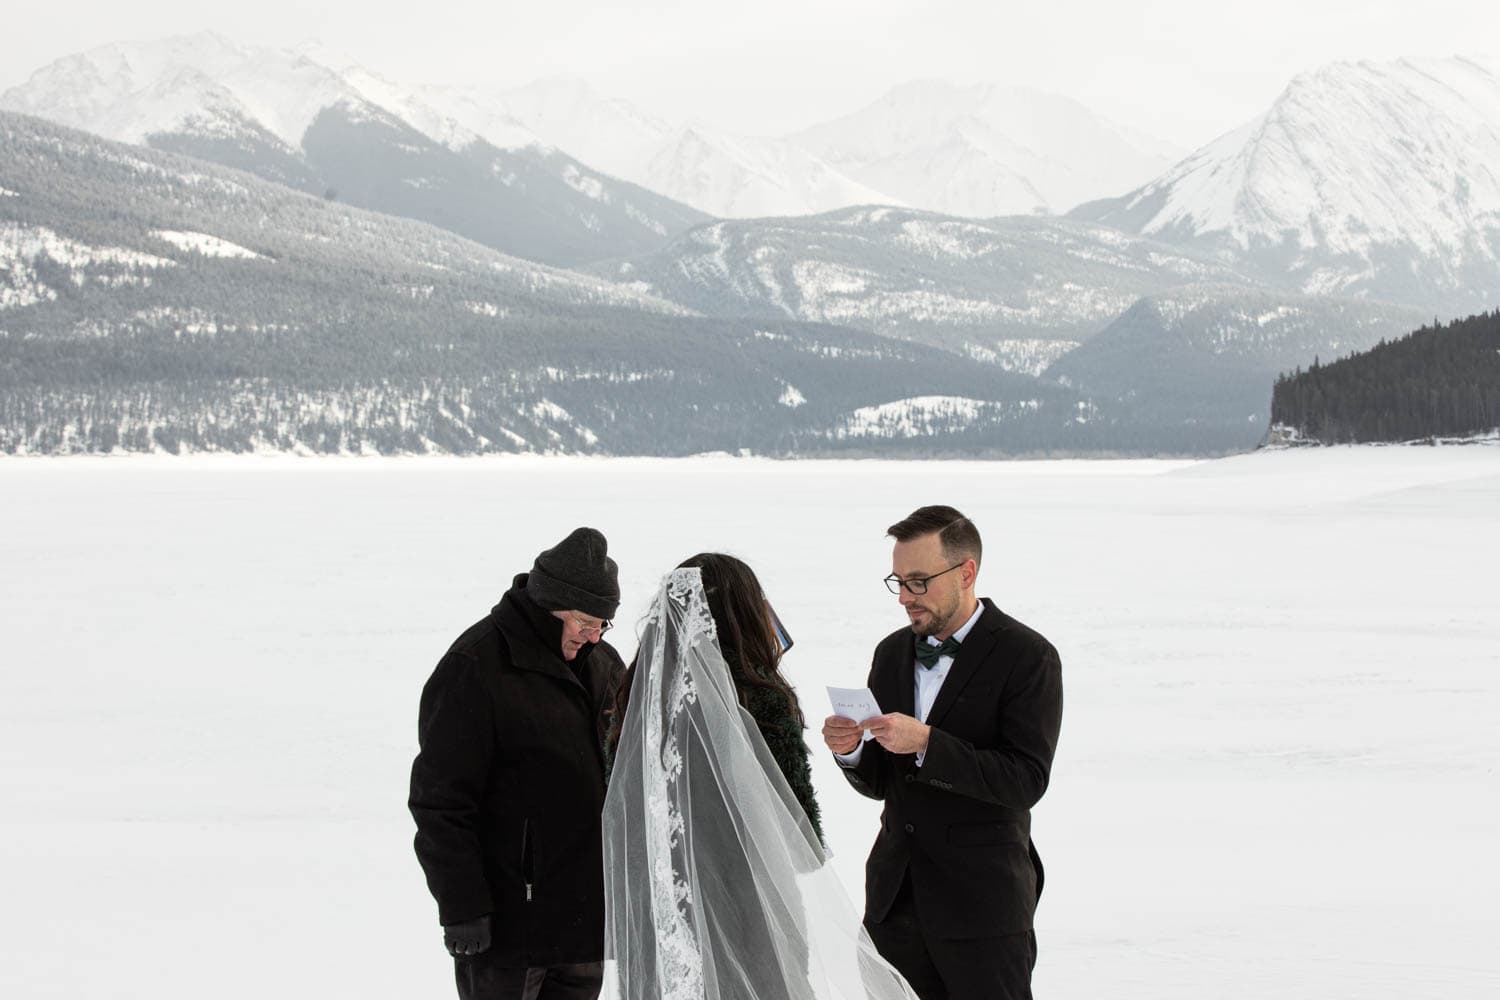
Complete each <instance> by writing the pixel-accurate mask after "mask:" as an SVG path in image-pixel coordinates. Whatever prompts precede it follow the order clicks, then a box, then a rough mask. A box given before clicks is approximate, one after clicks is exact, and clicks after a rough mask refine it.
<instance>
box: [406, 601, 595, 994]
mask: <svg viewBox="0 0 1500 1000" xmlns="http://www.w3.org/2000/svg"><path fill="white" fill-rule="evenodd" d="M525 584H526V576H525V574H522V575H521V576H519V577H517V578H516V580H515V583H514V585H513V587H512V589H511V590H510V591H509V592H507V593H506V595H505V596H504V597H503V598H502V599H501V601H500V603H499V604H498V605H496V606H495V608H494V609H493V610H492V611H491V612H490V613H489V615H488V616H486V617H485V618H484V619H482V620H481V621H479V622H478V623H476V624H475V625H474V626H473V627H471V628H470V629H469V630H468V631H466V632H464V634H463V635H461V636H459V638H458V640H457V641H456V642H454V643H453V646H452V647H451V648H450V649H449V650H448V652H447V653H446V654H445V655H444V656H443V658H442V660H441V661H439V663H438V665H437V669H436V670H434V671H433V673H432V677H431V678H429V679H428V681H427V685H426V686H425V687H424V688H423V689H422V701H421V708H420V712H419V716H418V738H419V741H420V746H421V750H420V752H419V753H418V754H417V758H416V760H415V761H414V762H413V764H412V773H411V798H410V801H409V805H410V808H411V812H412V816H413V818H415V820H416V823H417V836H416V851H417V858H418V860H419V861H420V862H421V864H422V868H423V870H424V871H425V872H426V875H427V885H428V888H429V889H431V891H432V895H433V897H434V898H435V899H436V900H437V904H438V916H439V920H440V922H441V923H443V924H445V925H447V924H454V923H459V922H462V921H466V920H472V919H474V918H476V917H479V916H483V915H484V914H492V915H493V920H492V938H493V944H492V945H491V951H490V953H488V954H489V956H490V959H489V960H490V961H492V962H494V963H496V964H501V965H515V966H545V965H560V964H572V963H578V962H597V961H601V960H602V959H603V957H604V878H603V869H604V858H603V845H602V831H601V822H600V814H601V812H602V810H603V808H604V786H605V777H604V757H603V748H602V740H603V735H604V719H605V709H606V708H607V707H608V706H609V705H610V703H611V700H612V698H613V695H614V689H615V686H616V685H617V684H618V683H619V679H620V675H621V673H622V671H623V665H622V664H621V661H620V657H619V654H618V653H616V652H615V650H614V649H613V647H611V646H609V645H608V644H606V643H603V642H600V643H594V644H591V645H588V646H585V647H584V648H583V650H581V651H580V652H579V654H578V657H577V658H576V659H575V660H574V661H573V662H572V663H569V662H567V661H564V660H563V658H562V655H561V652H560V639H561V634H562V633H561V623H560V622H557V619H555V618H553V617H552V616H551V615H549V614H548V613H547V612H545V611H541V610H540V609H538V608H537V607H536V605H535V604H533V603H532V602H531V601H530V599H529V598H527V597H526V595H525V593H524V590H525ZM550 623H556V627H555V629H553V628H552V625H551V624H550Z"/></svg>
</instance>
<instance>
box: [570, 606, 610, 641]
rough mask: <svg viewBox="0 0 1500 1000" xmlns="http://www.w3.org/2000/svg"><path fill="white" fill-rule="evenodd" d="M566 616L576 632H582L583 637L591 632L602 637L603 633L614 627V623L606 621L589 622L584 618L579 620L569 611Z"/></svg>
mask: <svg viewBox="0 0 1500 1000" xmlns="http://www.w3.org/2000/svg"><path fill="white" fill-rule="evenodd" d="M567 615H568V618H569V619H570V620H571V621H572V622H573V625H574V627H576V628H577V629H578V631H580V632H582V633H583V634H584V635H588V634H589V633H590V632H592V633H593V634H594V635H597V636H603V635H604V633H606V632H608V631H609V630H610V629H612V628H614V627H615V623H614V622H612V621H609V620H607V619H606V620H605V621H602V622H591V621H589V620H587V619H585V618H579V617H578V616H577V615H575V614H574V613H573V612H571V611H569V612H568V613H567Z"/></svg>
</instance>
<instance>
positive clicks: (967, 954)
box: [865, 875, 1036, 1000]
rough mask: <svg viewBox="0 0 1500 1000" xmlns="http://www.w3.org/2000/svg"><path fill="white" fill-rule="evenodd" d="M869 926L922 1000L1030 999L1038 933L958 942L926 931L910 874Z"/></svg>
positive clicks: (882, 951)
mask: <svg viewBox="0 0 1500 1000" xmlns="http://www.w3.org/2000/svg"><path fill="white" fill-rule="evenodd" d="M865 929H866V930H868V931H869V932H870V940H871V941H873V942H874V944H875V950H876V951H878V952H880V954H881V957H883V958H884V959H885V960H886V961H887V962H890V963H891V965H893V966H895V968H896V971H897V972H899V973H901V974H902V975H903V976H905V977H906V981H907V982H908V983H910V984H911V987H912V989H914V990H916V991H917V996H919V997H921V998H922V1000H1031V970H1032V969H1034V968H1035V967H1036V933H1035V932H1034V931H1024V932H1022V933H1020V934H1005V935H1002V936H1000V937H987V938H965V939H957V940H955V939H951V938H938V937H933V936H930V935H928V934H925V933H924V932H923V929H922V921H921V918H920V916H919V915H918V913H917V906H916V901H915V900H914V899H913V897H912V891H911V876H910V875H908V876H907V878H906V881H905V882H903V883H902V885H901V891H900V892H898V893H897V894H896V901H895V902H894V903H893V904H892V905H891V911H890V913H888V914H886V918H885V919H884V920H882V921H880V922H879V923H867V924H865Z"/></svg>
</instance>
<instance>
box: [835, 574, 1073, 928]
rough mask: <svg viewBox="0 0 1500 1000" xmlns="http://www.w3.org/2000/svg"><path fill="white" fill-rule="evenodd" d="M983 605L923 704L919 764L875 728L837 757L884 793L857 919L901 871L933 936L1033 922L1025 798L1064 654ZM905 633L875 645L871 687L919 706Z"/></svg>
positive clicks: (889, 892)
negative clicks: (848, 759)
mask: <svg viewBox="0 0 1500 1000" xmlns="http://www.w3.org/2000/svg"><path fill="white" fill-rule="evenodd" d="M983 604H984V612H983V614H981V615H980V617H979V620H978V621H977V622H975V624H974V627H973V628H972V629H971V630H970V631H969V635H968V637H967V638H966V639H965V640H964V642H963V645H962V646H960V647H959V651H958V655H957V656H955V657H954V660H953V665H952V667H951V668H950V669H949V671H948V677H947V679H946V680H944V681H943V686H942V689H941V690H940V691H939V693H938V697H937V701H936V702H934V704H933V706H932V711H931V712H929V713H928V716H927V724H928V725H930V726H931V727H932V737H931V739H930V741H929V743H928V747H927V753H926V756H925V757H924V758H923V764H922V766H921V767H917V764H916V757H915V755H912V754H892V753H888V752H887V751H886V750H885V749H884V748H883V747H881V746H880V744H878V743H876V742H875V741H874V740H871V741H869V742H868V743H866V744H864V751H863V753H862V754H861V756H860V761H859V764H858V765H857V766H854V767H846V768H844V775H845V777H847V778H848V779H849V782H850V784H852V785H853V786H854V787H855V789H856V790H858V791H859V792H860V793H861V794H863V795H866V796H869V797H870V798H873V799H881V800H883V801H884V802H885V810H884V811H883V812H882V814H881V818H880V834H879V835H878V836H877V837H876V838H875V846H874V848H873V849H872V850H871V851H870V859H869V861H868V862H867V863H866V865H865V919H866V921H869V922H873V923H878V922H880V921H881V920H883V919H885V916H886V914H887V913H888V912H889V911H890V908H891V904H892V902H893V901H894V900H895V898H896V893H897V892H898V891H899V890H900V888H901V883H902V880H903V879H904V878H905V877H906V876H907V874H908V872H909V873H910V875H911V886H912V893H913V895H914V899H915V902H916V906H917V911H918V913H919V914H920V916H921V920H922V926H923V929H924V931H926V932H927V933H929V934H931V935H933V936H935V937H942V938H976V937H992V936H997V935H1001V934H1014V933H1019V932H1022V931H1027V930H1030V929H1031V925H1032V918H1033V916H1034V915H1035V913H1036V902H1037V899H1038V897H1040V895H1041V892H1042V862H1041V858H1040V857H1039V856H1038V855H1037V852H1036V847H1035V845H1033V844H1032V842H1031V807H1032V806H1033V805H1034V804H1035V803H1036V801H1037V800H1038V799H1040V798H1041V797H1042V793H1043V792H1045V791H1046V790H1047V782H1048V777H1049V774H1050V772H1051V769H1052V756H1053V753H1054V752H1055V751H1056V749H1057V734H1058V729H1059V726H1060V725H1061V722H1062V665H1061V662H1060V661H1059V659H1058V656H1057V650H1056V649H1054V648H1053V646H1052V644H1051V643H1050V642H1048V641H1047V640H1046V639H1045V638H1043V637H1042V636H1041V635H1040V634H1038V633H1037V632H1035V631H1033V630H1031V629H1029V628H1027V627H1026V626H1025V625H1023V624H1021V623H1020V622H1018V621H1016V620H1015V619H1014V618H1012V617H1010V616H1009V615H1007V614H1005V613H1004V612H1003V611H1001V610H1000V609H998V608H996V607H995V605H994V603H993V602H991V601H990V600H989V599H987V598H986V599H985V600H984V601H983ZM915 641H916V637H915V635H914V634H913V633H912V631H911V629H909V628H904V629H901V630H900V631H898V632H893V633H892V634H890V635H888V636H886V638H885V639H884V640H882V641H881V643H880V645H878V646H876V647H875V659H874V663H873V664H872V665H871V667H870V681H869V685H870V690H871V691H872V692H873V693H874V695H875V700H876V701H878V702H879V703H880V707H881V709H882V710H883V711H886V712H903V713H905V714H907V715H915V714H916V712H915V683H916V682H915V677H914V673H915V670H916V665H915V653H914V646H913V643H914V642H915Z"/></svg>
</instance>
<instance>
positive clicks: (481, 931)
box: [443, 914, 490, 955]
mask: <svg viewBox="0 0 1500 1000" xmlns="http://www.w3.org/2000/svg"><path fill="white" fill-rule="evenodd" d="M443 944H444V946H446V947H447V949H448V954H450V955H478V954H479V953H480V952H482V951H488V950H489V947H490V918H489V915H488V914H486V915H484V916H482V917H475V918H474V919H473V920H465V921H464V922H463V923H461V924H448V925H446V926H445V927H444V928H443Z"/></svg>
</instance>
